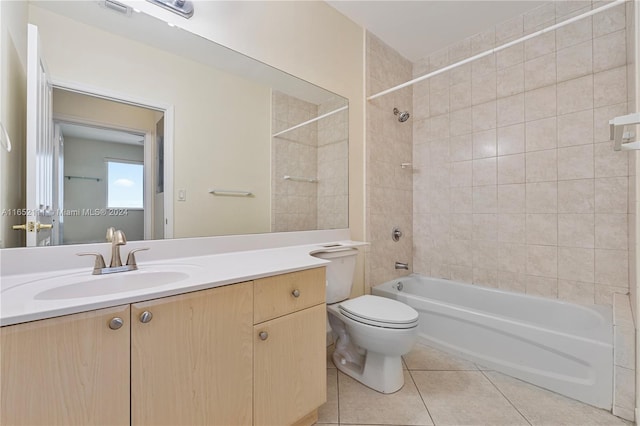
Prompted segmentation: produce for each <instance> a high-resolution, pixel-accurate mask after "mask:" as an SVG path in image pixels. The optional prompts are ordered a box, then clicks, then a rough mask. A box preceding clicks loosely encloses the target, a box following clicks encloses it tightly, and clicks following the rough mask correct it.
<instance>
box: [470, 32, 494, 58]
mask: <svg viewBox="0 0 640 426" xmlns="http://www.w3.org/2000/svg"><path fill="white" fill-rule="evenodd" d="M495 43H496V32H495V29H494V28H490V29H488V30H486V31H483V32H481V33H479V34H476V35H474V36H472V37H471V53H472V54H474V55H475V54H477V53H481V52H484V51H485V50H489V49H492V48H494V47H495Z"/></svg>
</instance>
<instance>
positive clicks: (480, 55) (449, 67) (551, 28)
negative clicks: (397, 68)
mask: <svg viewBox="0 0 640 426" xmlns="http://www.w3.org/2000/svg"><path fill="white" fill-rule="evenodd" d="M625 2H626V0H615V1H613V2H612V3H607V4H606V5H604V6H601V7H599V8H597V9H593V10H590V11H588V12H585V13H583V14H580V15H578V16H574V17H573V18H569V19H567V20H565V21H562V22H559V23H557V24H554V25H551V26H549V27H547V28H544V29H542V30H540V31H536V32H534V33H531V34H529V35H526V36H524V37H520V38H518V39H516V40H513V41H510V42H507V43H505V44H503V45H501V46H498V47H494V48H493V49H489V50H487V51H484V52H482V53H478V54H477V55H474V56H471V57H470V58H467V59H463V60H461V61H458V62H456V63H454V64H451V65H447V66H446V67H444V68H440V69H439V70H436V71H433V72H430V73H428V74H425V75H422V76H420V77H417V78H414V79H413V80H410V81H407V82H406V83H402V84H398V85H397V86H394V87H391V88H390V89H387V90H383V91H382V92H378V93H376V94H375V95H371V96H369V97H368V98H367V100H368V101H371V100H373V99H376V98H379V97H380V96H384V95H387V94H389V93H393V92H395V91H397V90H400V89H404V88H405V87H407V86H411V85H413V84H416V83H419V82H421V81H424V80H426V79H429V78H431V77H435V76H436V75H438V74H442V73H444V72H447V71H450V70H452V69H454V68H457V67H459V66H461V65H464V64H467V63H469V62H473V61H475V60H477V59H480V58H484V57H485V56H488V55H491V54H493V53H496V52H499V51H501V50H504V49H507V48H509V47H511V46H513V45H516V44H518V43H522V42H523V41H527V40H529V39H532V38H534V37H537V36H539V35H542V34H544V33H548V32H549V31H554V30H557V29H558V28H561V27H564V26H565V25H569V24H572V23H574V22H576V21H579V20H581V19H584V18H588V17H589V16H592V15H595V14H596V13H600V12H604V11H605V10H607V9H611V8H612V7H615V6H618V5H620V4H624V3H625Z"/></svg>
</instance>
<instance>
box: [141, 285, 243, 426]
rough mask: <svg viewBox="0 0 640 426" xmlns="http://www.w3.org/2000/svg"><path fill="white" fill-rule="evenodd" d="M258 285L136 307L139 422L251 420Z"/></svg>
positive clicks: (234, 422) (232, 422)
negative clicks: (254, 321)
mask: <svg viewBox="0 0 640 426" xmlns="http://www.w3.org/2000/svg"><path fill="white" fill-rule="evenodd" d="M252 285H253V284H252V283H251V282H248V283H242V284H235V285H231V286H226V287H218V288H214V289H210V290H203V291H197V292H193V293H187V294H182V295H179V296H173V297H167V298H163V299H158V300H153V301H149V302H143V303H136V304H133V305H132V306H131V316H132V325H131V424H132V425H152V424H153V425H225V426H228V425H250V424H251V421H252V418H251V416H252V413H251V403H252V385H253V382H252V342H253V339H252V335H251V334H252V329H253V325H252V318H253V313H252V309H253V286H252ZM145 312H148V313H150V314H151V315H152V317H149V315H147V318H146V319H149V318H151V319H150V320H149V321H148V322H146V323H145V322H142V318H141V317H142V315H143V314H144V313H145Z"/></svg>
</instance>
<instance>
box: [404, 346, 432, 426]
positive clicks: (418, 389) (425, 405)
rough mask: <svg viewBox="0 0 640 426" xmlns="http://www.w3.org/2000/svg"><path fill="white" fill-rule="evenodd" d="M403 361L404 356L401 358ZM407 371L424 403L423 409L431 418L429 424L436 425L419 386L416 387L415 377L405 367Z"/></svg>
mask: <svg viewBox="0 0 640 426" xmlns="http://www.w3.org/2000/svg"><path fill="white" fill-rule="evenodd" d="M403 361H404V358H403ZM407 371H408V372H409V377H411V381H412V382H413V385H414V386H415V387H416V390H417V391H418V395H420V400H421V401H422V404H423V405H424V409H425V410H427V414H428V415H429V419H430V420H431V424H432V425H434V426H436V422H435V421H434V420H433V416H432V415H431V412H430V411H429V407H427V403H426V402H425V400H424V397H423V396H422V393H421V392H420V388H418V384H417V383H416V381H415V379H414V378H413V374H411V370H409V369H408V368H407Z"/></svg>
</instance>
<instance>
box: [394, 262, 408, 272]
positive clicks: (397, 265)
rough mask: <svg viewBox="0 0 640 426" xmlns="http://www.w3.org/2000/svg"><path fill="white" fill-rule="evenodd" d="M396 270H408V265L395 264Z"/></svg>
mask: <svg viewBox="0 0 640 426" xmlns="http://www.w3.org/2000/svg"><path fill="white" fill-rule="evenodd" d="M396 269H405V270H407V271H408V270H409V264H408V263H402V262H396Z"/></svg>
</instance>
